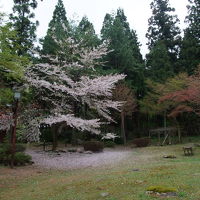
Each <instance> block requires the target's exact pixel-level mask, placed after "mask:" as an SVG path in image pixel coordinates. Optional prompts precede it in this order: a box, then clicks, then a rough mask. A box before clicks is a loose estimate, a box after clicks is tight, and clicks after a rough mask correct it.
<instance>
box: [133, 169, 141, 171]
mask: <svg viewBox="0 0 200 200" xmlns="http://www.w3.org/2000/svg"><path fill="white" fill-rule="evenodd" d="M132 171H133V172H138V171H140V170H139V169H132Z"/></svg>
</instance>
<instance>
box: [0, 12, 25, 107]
mask: <svg viewBox="0 0 200 200" xmlns="http://www.w3.org/2000/svg"><path fill="white" fill-rule="evenodd" d="M16 38H17V34H16V32H15V31H14V30H12V26H11V24H10V23H5V21H4V15H3V14H1V13H0V77H1V78H0V108H2V106H5V105H6V104H8V103H11V102H12V101H13V91H12V87H13V86H14V85H15V86H16V85H17V84H18V83H22V80H23V77H24V66H25V65H28V59H27V58H25V57H23V56H18V55H17V53H16V52H17V49H16V48H15V45H14V44H13V41H15V39H16Z"/></svg>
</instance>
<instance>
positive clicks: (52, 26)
mask: <svg viewBox="0 0 200 200" xmlns="http://www.w3.org/2000/svg"><path fill="white" fill-rule="evenodd" d="M69 35H70V26H69V22H68V20H67V17H66V10H65V7H64V4H63V1H62V0H58V3H57V5H56V7H55V10H54V12H53V18H52V20H51V21H50V23H49V28H48V30H47V35H46V36H45V38H44V40H41V41H42V54H50V55H55V54H56V52H57V51H58V50H59V46H58V44H57V43H55V40H59V41H60V40H66V38H67V37H68V36H69Z"/></svg>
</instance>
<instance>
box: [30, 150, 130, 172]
mask: <svg viewBox="0 0 200 200" xmlns="http://www.w3.org/2000/svg"><path fill="white" fill-rule="evenodd" d="M26 153H27V154H29V155H31V156H32V159H33V161H34V166H37V167H43V168H48V169H78V168H87V167H99V166H106V165H113V164H117V163H119V162H121V161H123V160H124V159H127V158H128V157H129V156H130V155H131V151H130V150H121V149H120V150H115V149H105V150H104V151H103V152H100V153H92V154H85V153H78V152H73V153H69V152H59V153H55V152H50V151H49V152H44V151H38V150H27V151H26Z"/></svg>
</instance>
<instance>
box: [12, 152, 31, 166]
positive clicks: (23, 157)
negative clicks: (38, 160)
mask: <svg viewBox="0 0 200 200" xmlns="http://www.w3.org/2000/svg"><path fill="white" fill-rule="evenodd" d="M31 159H32V158H31V156H30V155H27V154H25V153H23V152H17V153H15V156H14V165H25V164H30V163H31Z"/></svg>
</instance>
